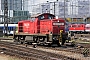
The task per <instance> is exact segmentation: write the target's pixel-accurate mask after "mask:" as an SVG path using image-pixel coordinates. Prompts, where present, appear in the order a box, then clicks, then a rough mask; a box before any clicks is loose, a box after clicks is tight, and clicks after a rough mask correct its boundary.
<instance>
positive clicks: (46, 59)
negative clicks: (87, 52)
mask: <svg viewBox="0 0 90 60" xmlns="http://www.w3.org/2000/svg"><path fill="white" fill-rule="evenodd" d="M0 47H1V48H0V50H1V51H3V52H4V53H5V54H8V55H12V56H18V57H21V58H25V59H26V60H30V59H33V60H53V59H57V60H59V59H60V60H63V59H64V60H80V59H81V58H79V57H75V56H74V55H75V54H76V52H72V51H70V50H69V49H67V50H64V49H61V48H60V49H59V48H51V47H45V48H44V47H41V46H39V47H37V48H32V47H30V45H29V46H28V47H25V45H21V44H15V43H12V42H3V41H1V42H0ZM68 50H69V51H68ZM71 50H72V49H71ZM12 52H13V53H12ZM57 52H58V53H60V54H58V53H57ZM67 52H69V54H73V55H72V56H69V55H68V56H67V54H68V53H67ZM64 53H65V54H64ZM80 55H81V54H80ZM81 57H82V56H81ZM83 59H86V58H83ZM87 60H88V58H87Z"/></svg>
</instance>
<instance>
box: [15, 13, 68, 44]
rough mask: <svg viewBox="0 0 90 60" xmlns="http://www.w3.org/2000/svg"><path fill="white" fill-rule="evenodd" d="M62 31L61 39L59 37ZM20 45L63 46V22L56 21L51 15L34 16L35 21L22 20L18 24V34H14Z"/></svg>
mask: <svg viewBox="0 0 90 60" xmlns="http://www.w3.org/2000/svg"><path fill="white" fill-rule="evenodd" d="M60 31H62V34H61V35H62V37H60ZM14 38H15V40H16V38H18V41H19V42H21V43H24V42H28V43H37V44H43V45H46V44H50V45H51V44H57V45H60V41H61V40H62V44H64V42H65V40H66V38H67V34H65V20H64V19H61V18H59V19H56V18H55V16H54V15H53V14H49V13H44V14H40V15H38V16H35V20H34V21H32V20H23V21H19V22H18V33H16V34H14Z"/></svg>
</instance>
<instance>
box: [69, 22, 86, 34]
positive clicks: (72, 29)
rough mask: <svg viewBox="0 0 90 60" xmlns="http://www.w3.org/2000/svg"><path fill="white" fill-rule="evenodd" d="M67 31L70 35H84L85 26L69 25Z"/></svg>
mask: <svg viewBox="0 0 90 60" xmlns="http://www.w3.org/2000/svg"><path fill="white" fill-rule="evenodd" d="M69 31H70V32H71V33H84V32H85V24H81V23H80V24H77V23H75V24H69Z"/></svg>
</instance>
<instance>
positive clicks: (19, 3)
mask: <svg viewBox="0 0 90 60" xmlns="http://www.w3.org/2000/svg"><path fill="white" fill-rule="evenodd" d="M0 15H1V16H2V17H0V22H1V23H3V22H4V17H3V16H4V0H0ZM16 15H17V16H16ZM29 16H30V14H29V11H28V0H8V20H9V23H16V22H18V21H19V20H21V19H22V20H24V19H28V18H29Z"/></svg>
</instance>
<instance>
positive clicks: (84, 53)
mask: <svg viewBox="0 0 90 60" xmlns="http://www.w3.org/2000/svg"><path fill="white" fill-rule="evenodd" d="M82 54H83V55H84V57H88V54H89V49H88V48H84V50H83V52H82Z"/></svg>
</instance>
